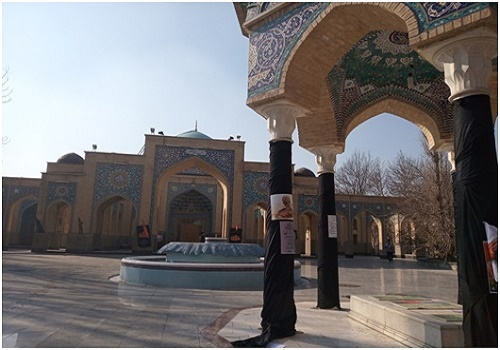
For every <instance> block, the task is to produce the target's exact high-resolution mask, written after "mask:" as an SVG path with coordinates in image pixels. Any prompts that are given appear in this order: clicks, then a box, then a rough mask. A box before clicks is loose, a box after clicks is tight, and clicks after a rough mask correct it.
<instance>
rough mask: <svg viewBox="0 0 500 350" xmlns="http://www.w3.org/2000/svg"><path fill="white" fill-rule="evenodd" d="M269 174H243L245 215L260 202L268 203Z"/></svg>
mask: <svg viewBox="0 0 500 350" xmlns="http://www.w3.org/2000/svg"><path fill="white" fill-rule="evenodd" d="M268 184H269V174H268V173H267V172H265V173H264V172H245V173H244V174H243V206H242V208H243V213H244V212H245V211H246V210H247V209H248V208H250V207H251V206H253V205H255V204H256V203H258V202H267V201H268V197H269V192H268Z"/></svg>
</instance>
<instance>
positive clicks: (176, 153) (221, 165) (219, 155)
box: [154, 146, 234, 185]
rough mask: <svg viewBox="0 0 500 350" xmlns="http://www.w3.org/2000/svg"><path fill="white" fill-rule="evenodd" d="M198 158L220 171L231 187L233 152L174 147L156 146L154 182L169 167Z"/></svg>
mask: <svg viewBox="0 0 500 350" xmlns="http://www.w3.org/2000/svg"><path fill="white" fill-rule="evenodd" d="M192 157H198V158H200V159H203V160H204V161H206V162H207V163H209V164H211V165H212V166H214V167H215V168H217V169H218V170H220V171H221V172H222V173H223V174H224V176H226V178H227V180H228V182H229V183H230V184H231V185H232V184H233V179H234V151H231V150H213V149H198V148H189V147H175V146H156V154H155V168H154V180H155V182H156V180H157V179H158V177H159V176H160V175H161V174H162V173H163V172H164V171H165V170H167V169H168V168H170V167H171V166H173V165H175V164H177V163H179V162H181V161H183V160H186V159H189V158H192Z"/></svg>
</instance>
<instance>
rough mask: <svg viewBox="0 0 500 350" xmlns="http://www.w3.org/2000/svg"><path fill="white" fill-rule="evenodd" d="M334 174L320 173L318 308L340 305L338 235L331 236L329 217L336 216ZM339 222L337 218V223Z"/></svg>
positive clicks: (338, 306)
mask: <svg viewBox="0 0 500 350" xmlns="http://www.w3.org/2000/svg"><path fill="white" fill-rule="evenodd" d="M334 181H335V179H334V174H333V173H323V174H320V175H319V195H318V202H319V216H320V218H319V229H318V308H320V309H331V308H334V307H337V308H339V309H340V308H341V307H340V296H339V266H338V254H337V237H336V236H335V237H330V234H331V233H330V232H329V229H328V228H329V225H328V217H330V218H334V216H335V214H336V212H335V185H334ZM332 224H335V225H336V224H337V223H336V220H335V223H332Z"/></svg>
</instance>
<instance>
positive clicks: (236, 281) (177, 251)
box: [120, 242, 301, 290]
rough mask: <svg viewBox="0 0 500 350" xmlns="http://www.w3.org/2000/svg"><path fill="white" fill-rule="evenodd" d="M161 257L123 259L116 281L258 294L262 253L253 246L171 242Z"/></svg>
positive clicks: (297, 277)
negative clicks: (247, 291)
mask: <svg viewBox="0 0 500 350" xmlns="http://www.w3.org/2000/svg"><path fill="white" fill-rule="evenodd" d="M159 252H160V253H165V254H166V257H165V256H163V255H153V256H136V257H127V258H123V259H122V261H121V266H120V280H121V281H122V282H125V283H130V284H138V285H151V286H158V287H171V288H189V289H213V290H262V289H263V287H264V261H263V255H264V250H263V249H262V247H260V246H259V245H257V244H244V243H225V242H224V243H223V242H217V243H190V242H171V243H169V244H167V245H166V246H164V247H163V248H162V249H160V251H159ZM300 279H301V274H300V263H299V262H298V261H295V262H294V282H295V283H299V282H300Z"/></svg>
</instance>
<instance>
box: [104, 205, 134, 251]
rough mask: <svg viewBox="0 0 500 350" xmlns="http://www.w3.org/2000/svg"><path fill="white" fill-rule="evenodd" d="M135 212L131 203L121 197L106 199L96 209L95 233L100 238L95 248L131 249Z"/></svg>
mask: <svg viewBox="0 0 500 350" xmlns="http://www.w3.org/2000/svg"><path fill="white" fill-rule="evenodd" d="M136 212H137V210H136V208H135V206H134V205H133V204H132V202H131V201H130V200H128V199H126V198H124V197H121V196H114V197H111V198H108V199H106V200H105V201H103V202H102V203H101V204H100V205H99V206H98V207H97V220H96V232H97V234H98V235H99V237H100V244H99V243H97V246H100V247H102V248H106V247H131V246H132V239H133V238H134V237H135V227H136V225H138V222H137V217H136V216H137V214H136Z"/></svg>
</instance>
